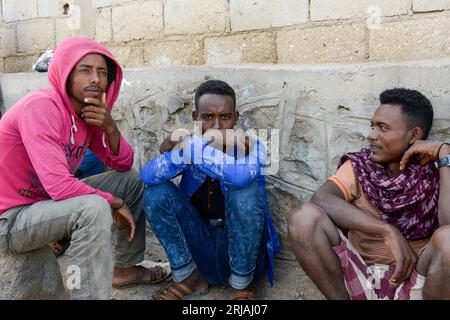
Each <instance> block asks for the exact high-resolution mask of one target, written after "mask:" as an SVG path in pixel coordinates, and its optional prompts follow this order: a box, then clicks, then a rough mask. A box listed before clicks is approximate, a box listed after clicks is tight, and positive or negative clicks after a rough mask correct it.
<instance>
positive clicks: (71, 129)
mask: <svg viewBox="0 0 450 320" xmlns="http://www.w3.org/2000/svg"><path fill="white" fill-rule="evenodd" d="M71 117H72V126H71V127H70V143H71V144H75V137H74V136H73V132H74V131H75V132H78V128H77V125H76V124H75V118H74V116H73V115H71Z"/></svg>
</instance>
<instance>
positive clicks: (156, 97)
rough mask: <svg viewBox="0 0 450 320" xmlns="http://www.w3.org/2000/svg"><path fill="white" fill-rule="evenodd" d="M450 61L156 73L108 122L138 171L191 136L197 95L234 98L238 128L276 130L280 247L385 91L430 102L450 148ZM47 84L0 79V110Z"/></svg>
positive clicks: (136, 84)
mask: <svg viewBox="0 0 450 320" xmlns="http://www.w3.org/2000/svg"><path fill="white" fill-rule="evenodd" d="M449 71H450V60H441V61H418V62H410V63H401V64H355V65H325V66H309V67H300V66H248V67H246V66H230V67H207V66H202V67H193V66H192V67H154V68H147V69H134V70H127V71H126V72H125V80H124V82H123V90H122V92H121V95H120V98H119V100H118V102H117V103H116V105H115V109H114V112H113V116H114V118H115V119H116V120H117V121H118V123H119V126H120V129H121V131H122V132H123V134H124V135H125V137H126V138H127V139H128V141H130V142H131V144H132V145H133V146H134V149H135V152H136V154H135V167H136V168H140V167H141V166H142V165H143V164H144V163H145V162H146V161H147V160H149V159H150V158H152V157H153V156H155V155H157V154H158V151H157V150H158V147H159V144H160V143H161V142H162V141H163V139H164V138H165V137H166V136H167V135H168V134H169V133H170V132H171V131H173V130H174V129H176V128H178V127H185V128H188V129H191V128H192V125H193V124H192V120H191V110H192V105H193V93H194V90H195V88H196V87H197V86H198V85H199V84H200V83H202V82H203V81H204V80H205V79H210V78H214V79H222V80H226V81H227V82H229V83H230V84H231V85H232V86H233V87H234V88H235V90H236V92H237V98H238V110H239V111H240V113H241V119H240V123H239V125H240V126H241V127H242V128H244V129H250V128H254V129H269V130H270V129H277V130H279V135H280V148H279V158H280V164H279V170H278V172H277V173H276V174H274V175H271V176H268V177H267V191H268V200H269V205H270V208H271V212H272V214H273V215H274V218H275V224H276V227H277V228H278V230H279V231H280V234H281V235H282V238H283V241H284V242H285V243H286V241H285V240H286V216H287V213H288V211H289V210H290V209H291V208H292V207H294V206H297V205H299V204H301V203H303V202H304V201H307V200H308V199H309V198H310V196H311V194H312V193H313V192H314V191H315V190H316V189H317V188H318V186H319V185H320V184H321V183H323V181H324V180H325V179H326V178H327V177H328V176H330V175H331V174H333V173H334V171H335V169H336V164H337V162H338V159H339V157H340V155H342V154H343V153H344V152H346V151H352V150H358V149H359V148H361V147H362V146H364V145H365V144H366V138H365V137H366V136H367V134H368V132H369V130H370V126H369V118H370V117H371V115H372V113H373V111H374V109H375V108H376V107H377V106H378V95H379V93H380V92H381V91H383V90H385V89H387V88H392V87H408V88H414V89H418V90H420V91H421V92H423V93H424V94H425V95H426V96H428V97H429V99H430V100H431V101H432V103H433V105H434V108H435V122H434V128H433V131H432V135H431V137H430V139H434V138H435V139H440V140H446V141H448V140H450V112H449V107H450V92H449V83H450V72H449ZM43 86H47V83H46V74H36V73H31V74H29V73H28V74H26V73H24V74H11V75H0V89H1V91H2V92H3V99H4V103H5V107H6V108H8V107H9V106H10V105H11V104H13V103H14V102H15V101H17V100H18V99H19V98H20V97H22V96H23V95H24V94H25V93H26V92H29V91H30V90H34V89H35V88H38V87H43Z"/></svg>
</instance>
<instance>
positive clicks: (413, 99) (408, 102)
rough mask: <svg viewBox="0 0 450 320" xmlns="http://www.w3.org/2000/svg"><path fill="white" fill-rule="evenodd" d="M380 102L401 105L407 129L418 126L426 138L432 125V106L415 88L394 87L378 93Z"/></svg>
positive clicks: (423, 137)
mask: <svg viewBox="0 0 450 320" xmlns="http://www.w3.org/2000/svg"><path fill="white" fill-rule="evenodd" d="M380 102H381V104H394V105H400V106H401V107H402V112H403V114H404V115H405V118H406V122H407V125H408V128H409V129H412V128H415V127H419V128H421V129H422V131H423V136H422V139H426V138H427V137H428V134H429V133H430V130H431V126H432V125H433V116H434V112H433V106H432V105H431V102H430V100H428V99H427V97H425V96H424V95H423V94H422V93H420V92H419V91H417V90H411V89H405V88H394V89H389V90H385V91H383V92H382V93H381V94H380Z"/></svg>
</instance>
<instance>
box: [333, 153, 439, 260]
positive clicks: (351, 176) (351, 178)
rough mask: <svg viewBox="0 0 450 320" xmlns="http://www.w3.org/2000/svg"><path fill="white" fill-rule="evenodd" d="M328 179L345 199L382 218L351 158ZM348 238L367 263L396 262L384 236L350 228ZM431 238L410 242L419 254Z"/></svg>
mask: <svg viewBox="0 0 450 320" xmlns="http://www.w3.org/2000/svg"><path fill="white" fill-rule="evenodd" d="M328 180H330V181H332V182H334V183H335V184H336V186H337V187H338V188H339V189H340V190H341V192H342V194H343V195H344V197H345V201H347V202H350V203H351V204H353V205H354V206H355V207H357V208H358V209H360V210H361V211H363V212H365V213H367V214H370V215H372V216H373V217H375V218H377V219H381V217H380V215H379V213H378V211H377V209H376V208H375V207H374V206H373V205H372V204H371V203H370V202H369V200H368V199H367V197H366V195H365V194H364V191H363V190H362V189H361V186H360V185H359V182H358V179H357V178H356V175H355V172H354V170H353V165H352V162H351V161H350V160H347V161H346V162H345V163H344V164H343V165H342V166H341V167H340V168H339V169H338V171H337V172H336V174H335V175H334V176H332V177H330V178H329V179H328ZM348 239H349V241H350V243H351V244H352V245H353V247H354V248H355V249H356V250H357V251H358V253H359V254H360V255H361V257H362V258H363V259H364V261H365V262H366V263H368V264H371V263H381V264H394V263H395V259H394V257H393V255H392V253H391V251H390V249H389V248H388V247H387V246H386V244H385V243H384V240H383V237H381V236H379V235H375V234H368V233H365V232H361V231H357V230H349V231H348ZM429 240H430V239H429V238H428V239H421V240H410V241H408V243H409V245H410V246H411V248H413V249H414V251H416V253H417V254H418V253H419V251H420V250H421V249H422V248H423V247H424V246H425V245H426V244H427V243H428V241H429Z"/></svg>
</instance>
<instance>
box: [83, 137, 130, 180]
mask: <svg viewBox="0 0 450 320" xmlns="http://www.w3.org/2000/svg"><path fill="white" fill-rule="evenodd" d="M89 149H91V151H92V152H94V153H95V154H96V155H97V157H98V158H99V159H100V160H101V161H102V162H103V163H105V164H106V165H107V166H108V167H110V168H112V169H114V170H117V171H121V172H124V171H128V170H130V169H131V167H132V166H133V161H134V152H133V149H132V148H131V146H130V145H129V144H128V142H127V140H125V138H124V137H123V136H122V134H121V133H120V140H119V154H118V155H114V153H113V152H112V150H111V148H110V146H109V141H108V137H107V136H106V134H103V131H102V130H101V129H100V128H94V134H93V136H92V139H91V142H90V144H89Z"/></svg>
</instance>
